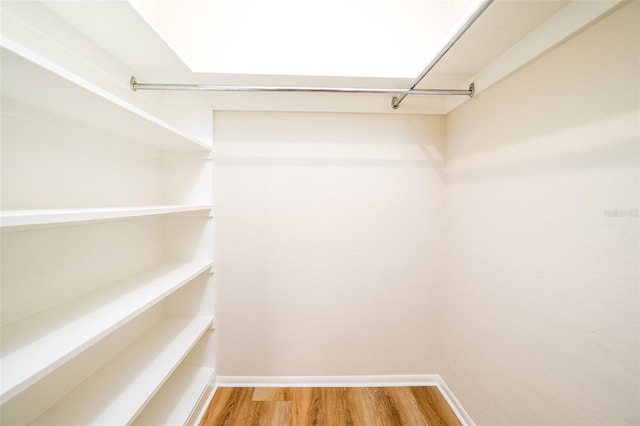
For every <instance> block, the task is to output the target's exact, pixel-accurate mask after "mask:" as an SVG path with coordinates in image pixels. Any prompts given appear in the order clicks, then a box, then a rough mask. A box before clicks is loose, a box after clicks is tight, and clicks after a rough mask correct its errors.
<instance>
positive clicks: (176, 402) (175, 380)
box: [133, 366, 215, 426]
mask: <svg viewBox="0 0 640 426" xmlns="http://www.w3.org/2000/svg"><path fill="white" fill-rule="evenodd" d="M214 375H215V370H214V369H213V368H199V367H192V366H181V367H179V368H178V369H177V370H176V371H175V372H174V373H173V374H172V375H171V378H170V379H169V380H167V382H166V383H165V384H164V385H163V386H162V389H160V391H159V392H158V393H157V394H156V396H154V397H153V399H152V400H151V401H150V402H149V404H148V405H147V406H146V407H145V409H144V411H143V412H142V413H141V414H140V415H139V416H138V417H137V418H136V420H135V422H134V423H133V424H134V425H137V426H143V425H144V426H159V425H184V424H185V423H186V422H187V420H188V419H189V418H190V416H191V415H192V411H193V409H194V407H196V406H197V405H198V402H199V401H200V398H202V395H203V394H204V392H205V391H206V389H207V386H209V384H210V383H211V381H212V380H213V377H214Z"/></svg>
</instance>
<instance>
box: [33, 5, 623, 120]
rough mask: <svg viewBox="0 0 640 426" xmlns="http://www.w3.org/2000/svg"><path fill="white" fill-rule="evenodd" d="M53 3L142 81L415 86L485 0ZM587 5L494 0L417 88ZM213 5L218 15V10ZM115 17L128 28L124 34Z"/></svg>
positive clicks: (375, 100)
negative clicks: (467, 16) (478, 3)
mask: <svg viewBox="0 0 640 426" xmlns="http://www.w3.org/2000/svg"><path fill="white" fill-rule="evenodd" d="M615 2H616V1H612V2H610V3H615ZM43 3H44V4H45V5H46V6H47V7H48V8H49V9H51V10H52V11H54V12H55V13H56V14H58V15H59V16H60V17H62V18H63V19H64V20H66V21H67V22H68V23H70V24H71V25H72V26H74V27H75V28H76V29H77V30H79V31H80V32H82V33H84V34H85V35H86V36H87V37H88V38H90V39H91V40H93V41H94V42H95V43H96V44H98V45H100V46H101V47H102V48H104V49H105V50H106V51H108V52H110V53H111V54H112V55H113V56H115V57H117V58H118V59H119V60H120V61H121V62H123V63H124V64H125V65H126V66H127V67H128V68H129V69H131V70H132V72H133V73H135V75H136V77H137V79H138V81H140V82H153V83H207V84H221V85H279V86H329V87H382V88H406V87H408V85H409V84H410V82H411V80H413V78H414V76H415V75H417V74H418V73H419V71H421V69H422V68H423V67H424V66H426V64H428V63H429V61H430V60H431V59H432V57H433V56H434V55H435V53H436V52H437V51H438V50H439V49H440V47H441V46H442V45H443V44H444V43H445V42H446V41H447V40H448V37H449V36H450V34H451V32H452V29H455V27H456V25H459V24H460V22H461V19H464V17H465V14H468V13H469V7H470V6H473V5H474V4H475V0H473V1H472V0H461V1H460V2H456V1H437V0H436V1H429V0H395V1H393V2H391V1H384V0H368V1H367V2H366V3H365V1H364V0H326V1H325V2H320V3H318V2H313V3H308V4H307V3H302V2H299V1H297V2H296V4H297V6H292V5H293V4H294V3H293V2H292V0H273V1H272V2H269V5H270V8H266V6H265V5H264V3H266V2H260V1H258V0H216V1H212V0H179V1H178V0H167V1H163V2H158V1H155V0H152V1H149V0H130V1H124V0H112V1H47V0H45V1H44V2H43ZM205 3H206V4H207V5H208V6H204V4H205ZM580 3H583V4H584V3H593V2H581V1H580V0H576V1H570V0H544V1H543V0H495V1H494V2H493V3H492V4H491V6H490V7H489V8H488V9H487V10H486V11H485V12H484V14H483V15H482V16H481V17H480V18H479V19H478V20H477V21H476V22H475V24H474V25H473V26H472V27H471V28H470V29H469V30H468V31H467V32H466V33H465V35H464V36H463V37H462V38H461V39H460V40H459V41H458V43H457V44H456V45H455V46H454V47H453V48H452V49H451V50H450V51H449V52H448V53H447V55H446V56H445V57H444V58H443V59H442V60H441V61H440V62H439V63H438V65H437V66H436V67H435V68H434V69H433V71H432V72H431V73H430V74H429V75H428V76H427V77H426V78H425V79H424V80H423V82H422V83H421V84H420V86H419V87H420V88H449V89H461V88H462V89H466V88H467V87H468V82H469V81H471V79H472V78H473V77H474V76H476V75H477V74H479V73H481V72H482V70H483V69H485V68H486V67H487V66H488V64H492V63H493V62H495V61H496V59H497V58H500V57H501V55H504V54H505V53H509V52H508V51H509V49H512V48H513V46H514V45H517V44H518V43H519V42H520V41H521V40H522V39H523V38H524V37H527V36H528V35H529V34H530V33H532V32H535V30H536V29H537V28H539V27H540V26H541V25H542V24H543V23H545V22H546V21H548V20H550V19H551V18H552V17H554V15H558V14H560V13H561V12H563V11H564V10H566V9H568V7H569V6H572V7H584V6H581V5H580ZM186 4H190V6H189V7H185V5H186ZM300 4H306V5H307V6H305V7H302V6H300ZM311 4H313V6H309V5H311ZM161 5H164V7H165V9H162V8H161ZM180 6H182V7H183V8H184V10H183V11H182V12H180V10H181V9H180ZM198 6H201V7H202V9H201V10H202V11H203V12H202V13H201V17H200V23H195V21H193V20H192V21H189V16H191V17H193V14H194V13H197V12H198V10H200V9H198ZM285 6H287V7H285ZM154 8H155V9H154ZM323 8H324V9H323ZM429 8H432V9H429ZM429 10H431V12H429ZM205 12H206V13H205ZM212 12H217V13H218V15H216V16H212V15H210V14H211V13H212ZM141 13H142V14H144V16H142V15H141ZM162 16H164V18H162ZM167 16H170V17H171V16H172V17H174V18H175V19H173V20H172V19H167ZM261 18H263V19H261ZM276 18H278V19H276ZM163 19H164V21H163ZM114 22H117V23H118V25H117V28H118V31H114V26H113V23H114ZM169 24H170V25H169ZM207 25H209V26H212V27H215V28H214V29H215V31H213V32H212V33H211V34H210V35H207V36H204V35H202V33H201V31H203V28H204V27H206V26H207ZM430 27H433V28H430ZM436 27H437V28H436ZM436 29H437V31H435V30H436ZM436 33H437V34H436ZM176 34H181V36H180V37H182V38H176V37H175V35H176ZM198 34H199V37H200V38H199V42H195V41H193V40H192V39H191V37H197V36H198ZM560 41H562V40H555V41H554V43H557V42H560ZM549 44H550V45H551V46H552V45H553V43H549ZM185 46H186V47H187V50H185ZM224 52H226V53H225V54H223V53H224ZM225 55H226V56H225ZM216 61H217V62H216ZM225 61H226V62H225ZM185 62H186V63H185ZM187 63H188V64H187ZM167 96H170V97H176V98H181V97H183V96H190V97H192V98H193V99H194V102H199V103H200V104H206V105H207V107H210V108H212V109H247V108H252V109H266V110H268V109H291V110H315V111H321V110H333V111H336V110H338V111H339V110H342V111H362V112H377V111H379V112H389V109H390V108H389V99H388V98H389V97H388V96H381V95H357V96H352V97H348V96H350V95H343V94H340V95H336V96H333V95H331V94H320V95H318V96H317V99H310V97H309V96H308V95H305V94H291V93H286V94H245V93H242V94H240V93H239V94H233V93H232V94H229V93H213V94H212V93H199V94H195V93H189V94H185V93H171V94H170V95H167ZM247 103H249V104H251V105H250V106H246V105H245V104H247ZM449 105H450V103H448V102H447V100H446V99H444V97H440V96H438V97H418V96H413V97H408V98H407V99H406V100H405V102H404V103H403V110H404V112H416V113H436V114H438V113H446V112H447V111H448V110H449V109H450V108H451V107H450V106H449Z"/></svg>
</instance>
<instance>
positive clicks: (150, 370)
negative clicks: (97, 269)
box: [31, 317, 213, 426]
mask: <svg viewBox="0 0 640 426" xmlns="http://www.w3.org/2000/svg"><path fill="white" fill-rule="evenodd" d="M212 321H213V318H212V317H187V318H185V317H177V318H167V319H165V320H163V321H161V322H160V323H159V324H158V325H156V326H155V327H153V328H152V329H151V330H150V331H149V332H147V333H146V334H145V335H144V336H143V337H142V338H141V339H140V340H138V342H137V343H136V344H134V345H133V346H130V347H129V348H127V349H126V350H125V351H124V352H122V353H121V354H120V355H118V356H117V357H116V358H114V359H113V360H111V361H110V362H109V363H107V364H106V365H105V366H103V367H102V368H101V369H100V370H99V371H98V372H96V373H95V374H94V375H92V376H91V377H89V378H88V379H87V380H85V381H84V382H83V383H82V384H80V385H79V386H78V387H76V388H75V389H74V390H72V391H71V392H69V393H68V394H67V395H66V396H65V397H64V398H63V399H62V400H60V401H59V402H57V403H56V404H54V405H53V406H52V407H50V408H49V410H47V411H46V412H45V413H44V414H43V415H41V416H40V417H38V418H37V419H36V420H35V421H34V422H33V423H31V424H35V425H67V426H70V425H88V424H95V425H109V426H110V425H124V424H129V423H131V422H132V421H133V420H134V419H135V418H136V417H137V416H138V414H140V412H141V411H142V410H143V408H144V407H145V405H146V404H147V403H148V402H149V401H150V400H151V398H153V396H154V395H155V393H156V392H157V391H158V390H159V389H160V387H161V386H162V385H163V384H164V382H165V381H166V380H167V378H168V377H169V376H170V375H171V373H173V372H174V370H176V368H177V367H178V366H179V364H180V362H181V361H182V360H183V359H184V357H185V356H186V355H187V354H188V353H189V351H190V350H191V348H193V346H194V345H195V343H196V342H197V341H198V339H200V337H201V336H202V335H203V334H204V332H205V331H206V330H207V328H208V327H209V326H210V324H211V322H212Z"/></svg>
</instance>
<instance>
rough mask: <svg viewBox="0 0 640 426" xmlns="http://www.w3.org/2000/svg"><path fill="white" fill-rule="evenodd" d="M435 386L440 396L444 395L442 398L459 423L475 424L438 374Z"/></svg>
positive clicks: (472, 425) (470, 425) (471, 425)
mask: <svg viewBox="0 0 640 426" xmlns="http://www.w3.org/2000/svg"><path fill="white" fill-rule="evenodd" d="M437 386H438V389H439V390H440V393H441V394H442V396H444V399H446V400H447V404H449V407H451V409H452V410H453V412H454V413H455V415H456V417H458V420H460V423H462V424H463V425H466V426H476V424H475V422H474V421H473V419H471V416H470V415H469V413H467V410H465V409H464V407H463V406H462V404H460V401H458V398H456V396H455V395H454V394H453V392H451V389H449V386H447V383H446V382H445V381H444V379H443V378H442V377H441V376H440V375H438V384H437Z"/></svg>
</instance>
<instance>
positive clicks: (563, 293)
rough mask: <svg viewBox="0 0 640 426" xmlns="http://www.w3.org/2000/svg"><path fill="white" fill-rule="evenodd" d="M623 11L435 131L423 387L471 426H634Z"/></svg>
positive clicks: (627, 30) (629, 110)
mask: <svg viewBox="0 0 640 426" xmlns="http://www.w3.org/2000/svg"><path fill="white" fill-rule="evenodd" d="M639 5H640V4H639V3H638V2H631V4H629V5H627V6H625V7H624V8H622V9H620V10H618V11H616V12H614V13H613V14H612V15H610V16H608V17H606V18H605V19H603V20H602V21H600V22H599V23H597V24H595V25H594V26H593V27H591V28H589V29H587V30H586V31H585V32H583V33H581V34H579V35H577V36H576V37H574V38H573V39H571V40H569V41H567V42H566V43H564V44H563V45H560V46H559V47H558V48H557V49H555V50H553V51H551V52H549V53H548V54H546V55H545V56H543V57H542V58H540V59H539V60H537V61H536V62H534V63H532V64H530V65H529V66H527V67H525V68H524V69H522V70H521V71H519V72H518V73H516V74H514V75H513V76H511V77H510V78H509V79H507V80H505V81H503V82H502V83H500V84H498V85H496V86H495V87H494V88H492V89H490V90H488V91H486V92H484V93H482V94H481V95H480V96H478V97H477V98H475V99H474V100H473V101H471V102H468V103H467V104H465V105H463V106H462V107H460V108H458V109H457V110H455V111H454V112H453V113H451V114H450V115H448V116H447V120H446V132H447V160H448V164H447V168H446V169H447V173H446V182H447V189H446V203H445V206H446V207H445V208H446V214H445V217H446V218H447V221H446V225H447V232H446V235H445V241H446V242H447V245H446V247H447V248H446V258H447V271H446V285H445V297H444V299H443V303H444V313H445V315H444V324H443V329H442V333H441V340H440V343H441V353H440V362H439V367H438V372H439V373H440V374H441V375H442V376H443V378H444V379H445V381H446V382H447V383H448V385H449V387H450V388H451V389H452V390H453V392H454V393H455V395H456V396H457V397H458V399H460V401H461V402H462V404H463V406H464V407H465V408H466V410H467V411H468V412H469V414H470V415H471V417H472V418H473V419H474V420H475V421H476V422H477V423H478V424H486V425H514V424H517V425H543V424H547V425H550V424H564V425H575V424H602V425H604V424H607V425H614V424H615V425H618V424H638V422H639V421H640V419H639V415H638V377H639V376H640V375H639V371H638V362H639V358H638V348H639V341H638V312H639V311H638V296H639V294H638V265H639V260H638V259H639V256H638V255H639V253H638V189H639V175H638V140H639V129H638V126H639V115H638V114H639V111H638V110H639V108H638V103H639V90H638V78H639V77H638V76H639V75H640V70H639V66H638V61H639V56H638V53H639V50H638V40H639V34H638V28H639V27H638V16H639V15H638V8H639ZM616 210H617V211H618V212H619V213H620V214H623V215H628V216H615V214H616Z"/></svg>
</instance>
